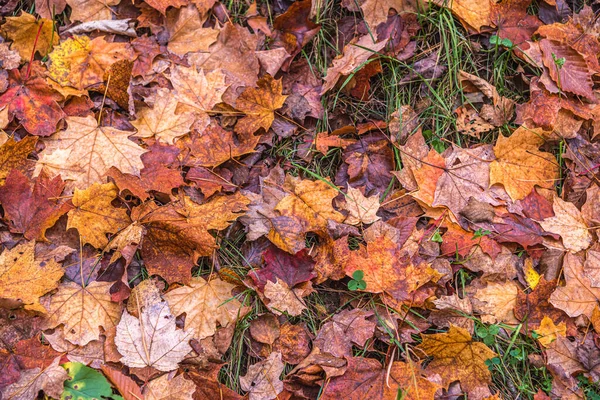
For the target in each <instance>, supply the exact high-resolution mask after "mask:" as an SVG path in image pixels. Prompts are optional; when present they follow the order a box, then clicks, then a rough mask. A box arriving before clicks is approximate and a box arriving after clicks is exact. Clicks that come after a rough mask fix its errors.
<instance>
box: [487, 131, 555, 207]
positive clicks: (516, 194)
mask: <svg viewBox="0 0 600 400" xmlns="http://www.w3.org/2000/svg"><path fill="white" fill-rule="evenodd" d="M544 135H545V133H544V131H542V130H541V129H530V128H524V127H520V128H518V129H517V130H516V131H514V132H513V133H512V135H511V136H510V137H508V138H507V137H504V136H502V135H500V136H499V137H498V141H497V142H496V145H495V146H494V154H496V160H495V161H492V163H491V165H490V184H491V185H493V184H496V183H501V184H502V185H504V189H506V191H507V192H508V194H509V195H510V197H511V198H512V199H513V200H520V199H523V198H525V197H526V196H527V195H528V194H529V193H531V191H532V190H533V188H534V187H535V186H540V187H542V188H545V189H552V188H553V187H554V183H555V180H556V179H558V164H557V163H556V160H555V159H554V156H553V155H552V154H550V153H546V152H543V151H539V150H538V149H539V147H540V146H541V145H542V144H543V143H544V141H545V140H544V137H545V136H544Z"/></svg>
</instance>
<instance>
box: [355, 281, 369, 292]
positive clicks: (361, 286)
mask: <svg viewBox="0 0 600 400" xmlns="http://www.w3.org/2000/svg"><path fill="white" fill-rule="evenodd" d="M357 283H358V290H365V289H366V288H367V282H365V281H357Z"/></svg>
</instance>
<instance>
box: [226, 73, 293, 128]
mask: <svg viewBox="0 0 600 400" xmlns="http://www.w3.org/2000/svg"><path fill="white" fill-rule="evenodd" d="M256 85H257V86H258V88H246V90H244V91H243V92H242V94H240V96H239V97H238V98H237V101H236V103H235V107H236V108H237V109H238V110H240V111H242V112H243V113H244V114H246V116H245V117H243V118H242V119H240V120H239V121H238V122H237V124H236V125H235V131H236V132H239V133H240V134H242V135H244V136H249V135H253V134H254V133H255V132H256V131H258V130H259V129H260V128H263V129H264V130H265V131H267V130H268V129H269V128H270V127H271V124H273V121H274V119H275V111H276V110H278V109H279V108H281V107H283V103H284V102H285V99H286V98H287V96H284V95H282V90H283V88H282V84H281V79H280V80H275V79H273V77H272V76H271V75H265V76H263V77H262V78H260V79H259V80H258V82H257V83H256Z"/></svg>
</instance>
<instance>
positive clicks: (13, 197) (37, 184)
mask: <svg viewBox="0 0 600 400" xmlns="http://www.w3.org/2000/svg"><path fill="white" fill-rule="evenodd" d="M64 187H65V184H64V182H63V181H62V179H61V178H60V176H57V177H54V178H52V179H50V178H49V177H48V176H47V175H46V173H45V172H44V171H43V170H42V172H41V173H40V176H38V177H37V179H35V181H34V183H33V187H31V185H30V183H29V179H28V178H27V177H26V176H25V175H23V174H22V173H21V172H20V171H19V170H18V169H14V170H13V171H12V172H11V173H10V174H9V175H8V178H7V179H6V181H5V183H4V186H2V187H0V203H1V204H2V207H3V208H4V213H5V218H6V219H7V220H9V221H10V225H9V228H10V230H11V232H15V233H22V234H23V236H24V237H25V238H27V239H30V240H33V239H37V240H42V241H45V240H47V239H46V230H48V229H49V228H51V227H52V226H53V225H54V224H55V223H56V221H58V219H59V218H60V217H61V216H62V215H63V214H65V213H66V212H67V211H68V210H69V206H68V204H67V203H64V202H60V201H59V200H58V198H59V197H60V195H61V193H62V191H63V189H64Z"/></svg>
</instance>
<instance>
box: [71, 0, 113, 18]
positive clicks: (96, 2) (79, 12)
mask: <svg viewBox="0 0 600 400" xmlns="http://www.w3.org/2000/svg"><path fill="white" fill-rule="evenodd" d="M66 2H67V4H68V5H69V6H70V7H71V10H72V12H71V20H72V21H81V22H88V21H100V20H106V19H111V17H112V11H111V9H110V6H116V5H117V4H119V3H120V2H121V0H66Z"/></svg>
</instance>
